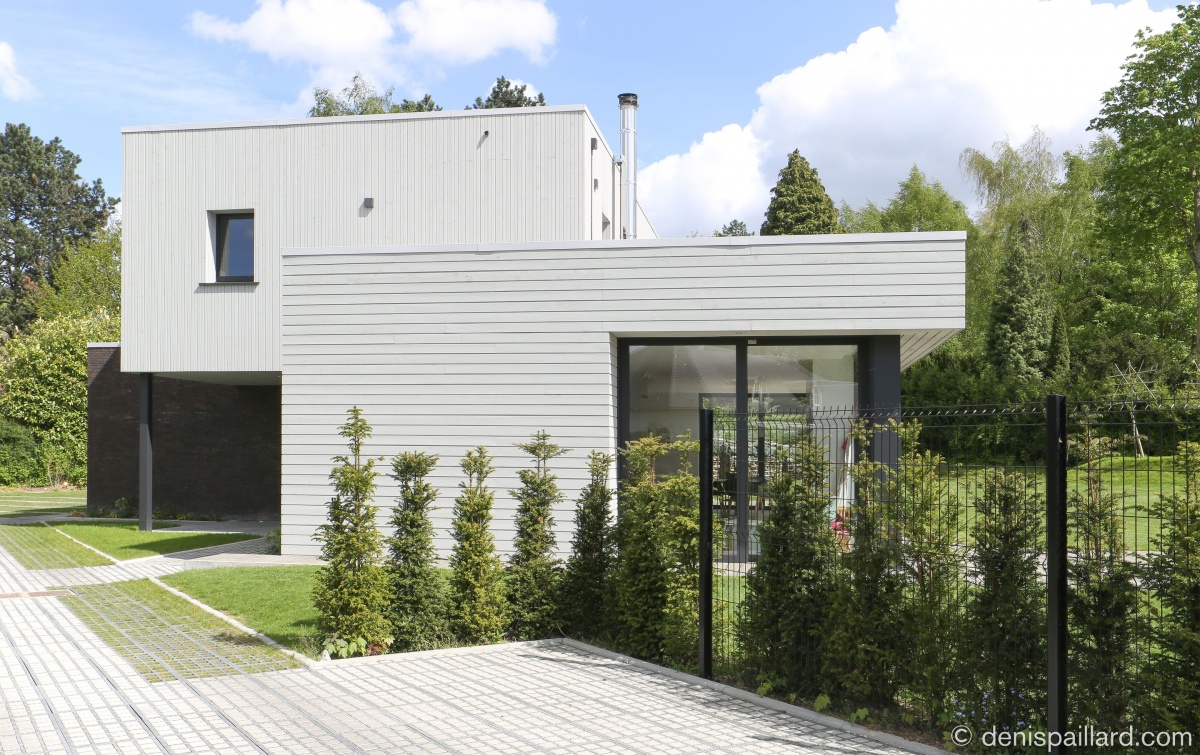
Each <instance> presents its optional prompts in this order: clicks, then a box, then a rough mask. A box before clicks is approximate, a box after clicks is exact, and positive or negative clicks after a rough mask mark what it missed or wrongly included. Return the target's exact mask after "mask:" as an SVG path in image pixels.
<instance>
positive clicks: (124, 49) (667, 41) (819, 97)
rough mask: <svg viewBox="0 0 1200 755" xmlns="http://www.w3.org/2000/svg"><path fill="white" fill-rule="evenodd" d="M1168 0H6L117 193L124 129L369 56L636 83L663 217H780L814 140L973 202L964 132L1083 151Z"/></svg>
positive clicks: (879, 180) (56, 98)
mask: <svg viewBox="0 0 1200 755" xmlns="http://www.w3.org/2000/svg"><path fill="white" fill-rule="evenodd" d="M1175 18H1176V14H1175V10H1174V2H1173V1H1171V0H1127V2H1115V3H1114V2H1107V3H1102V2H1089V1H1088V0H894V1H882V0H855V1H854V2H843V3H833V2H828V0H776V1H771V0H743V1H742V2H716V1H715V0H689V2H687V3H678V2H653V1H651V2H646V1H645V0H642V1H641V2H635V1H634V0H607V2H604V3H597V2H584V1H583V0H402V1H401V2H396V1H395V0H244V1H238V0H157V2H122V1H121V0H110V1H109V2H106V3H96V2H94V0H91V1H89V2H85V1H83V0H36V2H30V1H29V0H0V121H4V122H12V123H26V124H28V125H29V126H30V128H31V129H32V131H33V133H34V134H35V135H36V136H39V137H41V138H43V139H46V140H49V139H51V138H53V137H56V136H57V137H60V138H61V139H62V141H63V144H64V146H65V147H66V148H67V149H70V150H71V151H73V152H75V153H76V154H77V155H79V156H80V157H81V158H82V163H81V165H80V168H79V172H80V175H81V176H83V177H84V178H85V179H88V180H92V179H95V178H100V179H101V180H102V181H103V183H104V186H105V188H106V190H107V191H108V193H109V194H111V195H115V196H120V193H121V137H120V129H121V127H122V126H135V125H150V124H169V123H197V122H217V121H231V120H261V119H271V118H292V117H300V116H303V115H304V114H305V113H306V111H307V110H308V108H309V106H310V105H311V104H312V89H313V87H317V86H321V87H329V88H332V89H335V90H336V89H340V88H342V87H344V86H345V85H346V84H348V83H349V81H350V78H351V77H352V76H353V74H354V73H355V72H356V71H358V72H361V73H363V74H364V75H365V76H366V77H367V78H368V79H370V80H371V81H373V82H374V83H376V84H377V85H378V86H379V87H380V88H381V89H382V88H387V87H394V88H395V93H396V97H397V98H400V97H411V98H414V99H415V98H418V97H420V96H421V95H423V94H425V93H429V94H432V95H433V98H434V99H435V100H436V101H437V102H438V103H439V104H441V105H442V106H443V107H445V108H447V109H455V108H461V107H464V106H465V105H467V104H468V103H470V102H472V101H473V100H474V99H475V97H476V96H479V95H486V93H487V91H488V90H489V89H490V87H491V84H492V82H494V81H495V79H496V77H497V76H501V75H503V76H506V77H507V78H509V79H513V80H517V81H520V82H523V83H527V84H528V85H529V86H530V87H531V89H533V90H535V91H540V92H542V93H544V94H545V96H546V101H547V103H548V104H584V105H587V106H588V108H589V109H590V110H591V112H592V114H593V115H594V116H595V117H596V119H597V121H598V123H599V124H600V127H601V129H602V130H603V131H604V133H605V136H606V139H607V140H608V141H609V143H610V144H612V145H614V148H615V145H617V144H619V120H620V119H619V113H618V110H617V94H619V93H621V92H636V93H637V94H638V96H639V104H640V108H639V111H638V160H639V171H638V181H639V200H640V201H641V204H642V206H643V207H644V208H645V210H646V212H647V213H648V215H649V217H650V219H651V222H652V223H653V225H654V226H655V228H656V230H657V231H658V233H659V235H661V236H685V235H688V234H689V233H692V232H699V233H700V234H702V235H708V234H710V233H712V231H713V230H714V229H716V228H718V227H720V226H721V225H723V224H724V223H725V222H727V221H729V220H731V219H733V218H739V219H742V220H744V221H746V222H747V224H748V225H749V226H750V227H751V228H757V227H758V226H759V225H760V224H761V222H762V216H763V212H764V210H765V209H766V205H767V202H768V201H769V199H770V189H771V187H772V186H773V185H774V183H775V180H776V177H777V175H778V172H779V169H780V168H782V167H783V165H784V163H785V162H786V159H787V158H786V156H787V154H788V153H789V152H791V151H792V150H794V149H798V150H800V152H801V154H803V155H804V156H805V157H806V158H808V160H809V162H810V163H811V164H812V165H813V166H814V167H815V168H816V169H817V171H818V173H819V175H820V177H821V179H822V181H823V183H824V184H825V187H826V190H827V192H828V193H829V195H830V196H831V197H832V198H833V200H834V202H835V203H838V204H840V203H841V202H842V201H846V202H849V203H850V204H851V205H852V206H855V207H857V206H861V205H862V204H863V203H865V202H866V201H868V200H870V201H874V202H876V203H879V204H882V203H886V202H887V200H888V199H889V198H890V197H891V196H892V195H893V194H894V193H895V191H896V187H897V184H898V183H899V181H900V180H901V179H903V178H904V177H905V176H906V175H907V174H908V172H909V170H910V169H911V167H912V166H913V165H914V164H915V165H917V166H918V167H920V168H921V170H922V171H924V172H925V173H926V175H927V176H928V177H929V178H930V179H933V180H938V181H940V182H941V183H942V184H943V185H944V186H946V188H947V189H949V190H950V191H951V193H953V194H954V195H955V196H956V197H958V198H959V199H961V200H963V201H964V202H965V203H966V204H967V205H968V206H969V207H975V206H976V204H977V203H976V201H975V198H974V196H973V194H972V191H971V188H970V186H969V185H968V183H967V181H966V180H965V179H964V177H963V176H962V174H961V172H960V171H959V168H958V157H959V155H960V154H961V152H962V150H963V149H965V148H968V147H971V148H975V149H980V150H984V151H989V152H990V150H991V147H992V145H993V144H995V143H996V142H997V141H1001V140H1004V139H1008V140H1010V141H1011V142H1012V143H1014V144H1017V143H1020V142H1022V141H1024V140H1025V139H1027V138H1029V136H1030V135H1031V134H1032V133H1033V130H1034V129H1035V128H1040V129H1041V130H1042V131H1044V132H1045V133H1046V134H1047V136H1049V137H1050V139H1051V140H1052V143H1053V144H1054V147H1055V149H1056V150H1059V151H1063V150H1068V149H1076V148H1078V147H1080V146H1081V145H1084V144H1086V143H1087V142H1088V141H1089V140H1090V139H1091V138H1092V136H1093V135H1092V134H1090V133H1089V132H1088V131H1087V125H1088V122H1089V121H1090V119H1091V118H1093V117H1094V116H1095V115H1096V113H1097V111H1098V109H1099V101H1100V97H1101V95H1102V94H1103V93H1104V91H1105V90H1107V89H1109V88H1111V87H1112V86H1113V85H1115V84H1116V83H1117V82H1118V81H1119V79H1120V75H1121V64H1122V62H1123V61H1124V60H1125V58H1126V57H1127V56H1128V55H1130V54H1131V53H1132V52H1133V48H1132V43H1133V41H1134V38H1135V34H1136V32H1137V31H1138V30H1139V29H1145V28H1149V29H1151V30H1152V31H1155V32H1158V31H1162V30H1165V29H1166V28H1168V27H1169V26H1170V25H1171V23H1172V22H1173V21H1174V20H1175Z"/></svg>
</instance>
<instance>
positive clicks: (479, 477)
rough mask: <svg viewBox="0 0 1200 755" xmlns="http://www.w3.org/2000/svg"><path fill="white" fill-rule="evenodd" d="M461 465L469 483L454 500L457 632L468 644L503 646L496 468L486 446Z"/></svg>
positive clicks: (461, 485) (452, 562)
mask: <svg viewBox="0 0 1200 755" xmlns="http://www.w3.org/2000/svg"><path fill="white" fill-rule="evenodd" d="M460 466H462V470H463V472H465V473H466V475H467V479H466V481H465V482H460V483H459V484H458V487H459V490H460V492H459V495H458V497H457V498H455V499H454V523H453V525H452V532H453V535H454V550H453V552H452V554H451V556H450V568H451V569H452V570H453V576H452V577H451V580H450V587H451V594H452V599H453V614H452V622H453V628H454V630H455V632H456V634H457V635H458V636H459V638H460V639H462V640H463V641H464V642H470V643H488V642H499V641H500V640H502V639H503V638H504V626H505V620H504V608H505V598H504V571H503V565H502V564H501V563H500V557H499V556H497V555H496V541H495V538H494V537H493V535H492V531H491V527H490V525H491V521H492V503H493V500H494V495H493V494H492V492H491V491H490V490H488V489H487V486H486V482H487V478H488V475H490V474H491V473H492V472H494V471H495V467H493V466H492V460H491V457H490V456H489V455H488V452H487V449H486V448H484V447H483V446H476V447H475V448H474V449H472V450H470V451H467V455H466V456H465V457H464V458H463V460H462V461H461V462H460Z"/></svg>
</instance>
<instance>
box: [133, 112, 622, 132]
mask: <svg viewBox="0 0 1200 755" xmlns="http://www.w3.org/2000/svg"><path fill="white" fill-rule="evenodd" d="M580 111H582V112H584V113H587V114H588V117H589V118H591V115H592V114H591V113H590V112H588V109H587V106H586V105H541V106H538V107H507V108H481V109H479V110H474V109H472V110H435V111H422V112H419V113H383V114H380V115H337V116H330V117H327V118H314V117H304V118H279V119H274V120H262V121H218V122H214V123H175V124H167V125H160V126H122V127H121V133H122V134H141V133H146V132H152V131H208V130H215V129H232V128H272V127H279V126H327V125H330V124H332V123H370V122H374V121H406V120H414V119H433V118H480V117H484V116H497V115H534V114H536V113H578V112H580ZM592 122H593V123H595V119H594V118H593V119H592ZM597 131H599V129H597Z"/></svg>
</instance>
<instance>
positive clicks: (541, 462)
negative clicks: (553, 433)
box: [505, 430, 569, 640]
mask: <svg viewBox="0 0 1200 755" xmlns="http://www.w3.org/2000/svg"><path fill="white" fill-rule="evenodd" d="M517 447H518V448H520V449H521V450H522V451H524V452H525V453H527V454H529V455H530V456H532V457H533V459H534V468H533V469H522V470H521V471H519V472H517V476H518V477H519V478H520V480H521V488H520V489H519V490H512V491H509V494H510V495H512V497H513V498H515V499H516V500H517V519H516V528H517V536H516V538H515V539H514V541H513V547H514V549H515V552H514V553H513V555H512V558H510V559H509V562H508V574H507V577H506V580H505V581H506V583H507V588H508V633H509V635H510V636H511V637H516V638H518V639H522V640H533V639H540V638H543V637H546V636H548V635H549V634H550V632H551V631H552V630H553V629H554V627H555V624H556V619H557V618H558V606H557V598H558V579H559V576H560V574H559V571H560V565H559V562H558V559H556V558H555V557H554V549H555V546H556V545H557V543H556V542H555V539H554V529H553V528H554V518H553V516H552V514H553V511H554V507H555V506H556V505H558V504H559V503H561V502H562V498H563V496H562V493H560V492H559V490H558V483H557V480H558V478H557V477H556V476H555V475H552V474H550V471H549V469H548V468H547V463H548V462H549V461H550V460H551V459H553V458H556V457H558V456H562V455H563V454H565V453H567V451H568V450H569V449H566V448H563V447H562V446H559V445H556V444H554V443H551V442H550V435H549V434H548V433H547V432H546V431H544V430H541V431H538V432H536V433H534V434H533V440H532V441H531V442H529V443H520V444H518V445H517Z"/></svg>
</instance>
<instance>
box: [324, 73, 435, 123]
mask: <svg viewBox="0 0 1200 755" xmlns="http://www.w3.org/2000/svg"><path fill="white" fill-rule="evenodd" d="M395 91H396V88H395V87H388V88H387V89H385V90H384V91H382V92H380V91H379V90H378V89H376V88H375V85H374V84H372V83H371V82H369V81H367V79H366V78H364V77H363V75H362V74H361V73H355V74H354V78H353V79H352V80H351V81H350V85H349V86H347V87H346V88H345V89H343V90H342V91H341V92H340V93H337V94H335V93H334V92H333V91H332V90H329V89H325V88H324V87H317V88H315V89H313V106H312V107H311V108H309V110H308V115H309V117H310V118H325V117H329V116H336V115H382V114H384V113H421V112H427V111H433V110H441V109H442V108H441V107H440V106H439V105H438V104H437V103H436V102H434V101H433V98H432V97H430V96H429V95H428V94H427V95H425V96H424V97H422V98H421V99H419V100H408V99H405V100H401V101H400V102H394V101H393V100H392V96H393V94H394V93H395Z"/></svg>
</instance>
